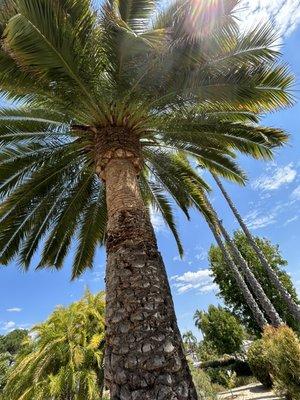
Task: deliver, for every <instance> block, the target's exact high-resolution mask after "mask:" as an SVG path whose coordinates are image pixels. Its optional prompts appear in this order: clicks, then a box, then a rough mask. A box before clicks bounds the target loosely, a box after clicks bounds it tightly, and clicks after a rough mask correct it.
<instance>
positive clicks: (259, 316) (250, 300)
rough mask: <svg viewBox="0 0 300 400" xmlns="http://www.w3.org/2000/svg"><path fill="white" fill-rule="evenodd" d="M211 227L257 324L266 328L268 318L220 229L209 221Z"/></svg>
mask: <svg viewBox="0 0 300 400" xmlns="http://www.w3.org/2000/svg"><path fill="white" fill-rule="evenodd" d="M208 224H209V226H210V229H211V231H212V233H213V235H214V237H215V239H216V242H217V244H218V246H219V247H220V249H221V251H222V254H223V257H224V259H225V261H226V264H227V265H228V266H229V268H230V269H231V271H232V273H233V276H234V278H235V280H236V283H237V286H238V287H239V289H240V290H241V291H242V293H243V296H244V299H245V301H246V303H247V305H248V306H249V308H250V309H251V311H252V314H253V317H254V318H255V321H256V322H257V325H258V326H259V327H260V328H261V330H263V329H264V327H265V326H266V325H268V322H267V320H266V319H265V317H264V315H263V313H262V311H261V310H260V308H259V306H258V304H257V303H256V300H255V299H254V297H253V296H252V293H251V292H250V290H249V288H248V286H247V284H246V282H245V281H244V278H243V276H242V275H241V273H240V271H239V269H238V268H237V266H236V265H235V262H234V260H233V259H232V257H231V255H230V254H229V252H228V251H227V249H226V247H225V245H224V243H223V241H222V239H221V236H220V234H219V233H218V230H217V229H216V227H215V226H214V225H213V224H212V223H211V222H208Z"/></svg>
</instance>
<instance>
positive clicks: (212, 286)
mask: <svg viewBox="0 0 300 400" xmlns="http://www.w3.org/2000/svg"><path fill="white" fill-rule="evenodd" d="M215 290H218V285H217V284H216V283H211V284H210V285H205V286H203V287H202V288H200V292H201V293H209V292H213V291H215Z"/></svg>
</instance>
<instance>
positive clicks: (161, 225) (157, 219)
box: [150, 209, 166, 232]
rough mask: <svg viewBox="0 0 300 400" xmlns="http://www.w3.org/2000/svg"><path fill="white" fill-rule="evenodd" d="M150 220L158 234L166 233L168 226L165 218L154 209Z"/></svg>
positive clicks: (151, 211)
mask: <svg viewBox="0 0 300 400" xmlns="http://www.w3.org/2000/svg"><path fill="white" fill-rule="evenodd" d="M150 218H151V223H152V226H153V228H154V229H155V231H156V232H165V231H166V224H165V222H164V220H163V217H162V216H161V215H160V214H159V213H158V212H157V211H155V210H154V209H151V210H150Z"/></svg>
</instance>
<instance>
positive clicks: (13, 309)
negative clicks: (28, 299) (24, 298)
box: [6, 307, 22, 312]
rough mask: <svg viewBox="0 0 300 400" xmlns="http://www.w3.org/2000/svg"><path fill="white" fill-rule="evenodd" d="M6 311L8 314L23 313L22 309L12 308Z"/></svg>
mask: <svg viewBox="0 0 300 400" xmlns="http://www.w3.org/2000/svg"><path fill="white" fill-rule="evenodd" d="M6 311H7V312H21V311H22V308H20V307H12V308H8V309H7V310H6Z"/></svg>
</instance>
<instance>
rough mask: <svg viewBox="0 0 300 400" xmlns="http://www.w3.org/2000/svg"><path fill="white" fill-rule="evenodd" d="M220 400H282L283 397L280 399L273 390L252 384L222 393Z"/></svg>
mask: <svg viewBox="0 0 300 400" xmlns="http://www.w3.org/2000/svg"><path fill="white" fill-rule="evenodd" d="M218 399H219V400H252V399H255V400H282V399H284V398H283V397H280V396H279V397H278V396H277V395H275V394H274V392H272V390H268V389H265V388H264V387H263V386H262V385H260V384H252V385H248V386H243V387H240V388H235V389H232V390H229V391H227V392H224V393H220V394H219V396H218Z"/></svg>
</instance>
